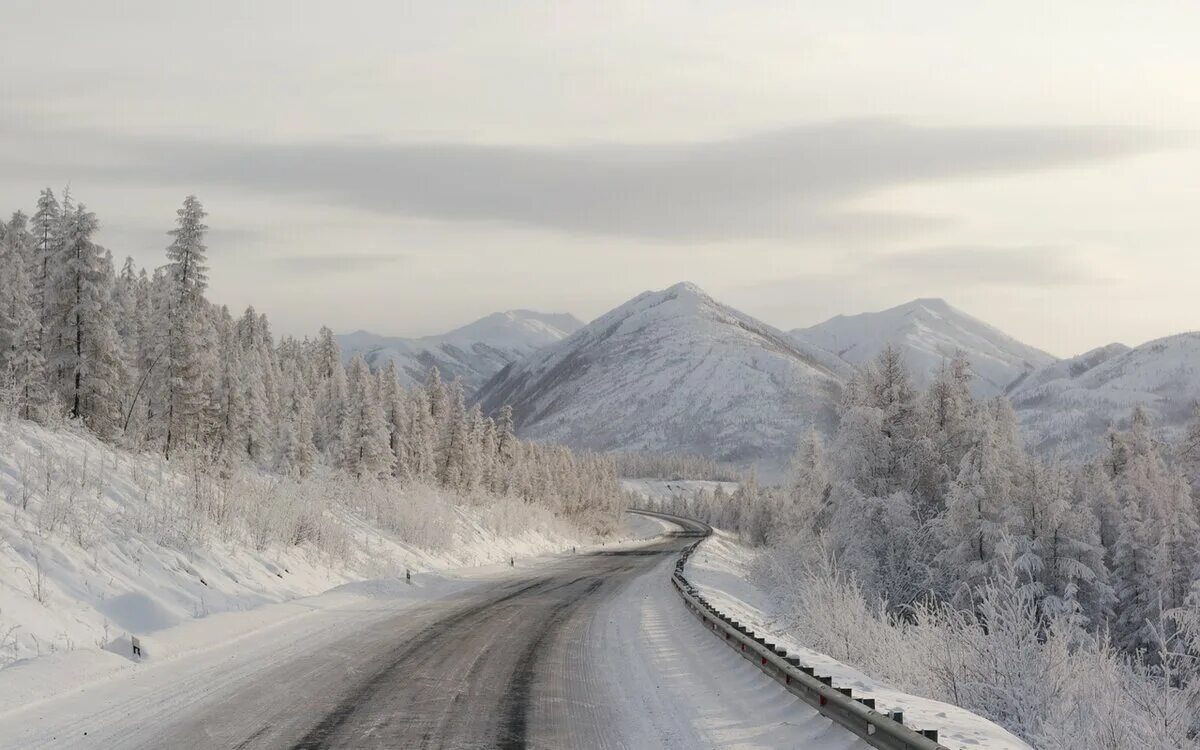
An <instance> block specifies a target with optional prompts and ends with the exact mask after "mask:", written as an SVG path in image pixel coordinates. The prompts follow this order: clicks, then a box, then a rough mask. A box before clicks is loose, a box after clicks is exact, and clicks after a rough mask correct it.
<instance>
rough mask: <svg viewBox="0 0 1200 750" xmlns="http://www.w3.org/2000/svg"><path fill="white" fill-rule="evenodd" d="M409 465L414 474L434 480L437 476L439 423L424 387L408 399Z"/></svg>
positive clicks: (420, 478) (426, 479)
mask: <svg viewBox="0 0 1200 750" xmlns="http://www.w3.org/2000/svg"><path fill="white" fill-rule="evenodd" d="M408 423H409V425H410V430H409V438H408V440H409V465H410V467H411V469H410V471H411V473H412V476H413V477H415V478H417V479H419V480H420V481H423V482H432V481H433V480H434V479H435V478H436V476H437V462H436V458H435V448H436V442H437V424H436V423H435V422H434V421H433V415H432V414H430V410H429V397H428V394H427V392H426V390H425V389H424V388H417V389H416V390H414V391H413V392H412V393H411V394H409V399H408Z"/></svg>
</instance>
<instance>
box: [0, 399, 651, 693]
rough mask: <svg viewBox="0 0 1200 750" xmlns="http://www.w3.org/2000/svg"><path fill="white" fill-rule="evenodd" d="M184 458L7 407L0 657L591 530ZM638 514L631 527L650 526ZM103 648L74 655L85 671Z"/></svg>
mask: <svg viewBox="0 0 1200 750" xmlns="http://www.w3.org/2000/svg"><path fill="white" fill-rule="evenodd" d="M180 468H183V469H190V468H191V467H189V466H187V465H186V464H185V465H183V466H182V467H181V466H180V465H178V464H176V465H172V464H169V463H167V462H165V461H163V460H162V458H161V457H159V456H157V455H138V454H133V453H129V452H126V451H122V450H118V449H114V448H112V447H111V446H108V445H106V444H104V443H102V442H100V441H98V440H96V439H94V438H93V437H91V436H90V435H88V434H86V433H84V432H80V431H75V430H72V429H70V428H69V427H65V428H57V429H47V428H44V427H39V426H37V425H35V424H32V423H29V422H22V421H8V422H0V513H2V515H0V668H3V667H5V665H12V664H14V663H17V662H20V661H22V660H26V659H29V658H31V657H37V656H49V655H56V658H57V657H58V656H60V655H61V654H63V653H64V652H75V651H80V650H90V651H92V652H99V651H108V652H110V654H113V655H115V654H119V655H120V657H119V658H122V659H125V658H127V657H129V656H130V654H131V648H130V641H129V638H130V636H131V635H132V636H138V637H139V638H140V639H141V641H142V644H143V649H144V652H145V653H144V657H145V658H146V659H151V660H152V659H156V658H162V657H164V656H166V655H168V654H170V653H173V652H176V651H179V650H186V649H190V648H195V647H198V646H199V645H200V644H201V643H203V642H204V640H205V639H206V638H209V637H227V636H228V635H229V634H230V633H236V632H243V631H245V630H246V629H254V628H255V627H259V626H266V625H269V624H270V622H272V621H273V620H272V618H276V617H281V616H285V615H286V614H287V612H294V610H295V607H293V608H291V609H290V610H283V611H275V610H263V611H261V612H258V613H257V614H254V615H250V616H244V617H242V618H241V619H240V620H238V621H237V624H236V625H229V626H227V627H226V626H221V627H215V628H207V627H199V628H197V627H196V626H195V624H194V623H193V621H194V620H196V619H198V618H204V619H205V620H213V621H214V622H215V621H216V620H215V619H214V618H211V617H210V615H218V614H220V613H234V612H242V611H244V610H253V609H257V608H260V607H262V606H263V605H266V604H271V603H279V602H287V601H291V600H296V599H299V598H301V597H310V596H313V595H315V594H319V593H321V592H326V591H329V590H331V589H334V588H335V587H339V586H345V585H346V584H352V585H366V584H359V583H356V582H361V581H364V580H372V579H382V580H387V579H391V580H393V581H394V580H396V579H397V578H399V579H403V577H404V575H405V571H406V570H411V571H413V572H414V573H417V572H421V573H424V572H427V571H446V570H450V569H457V568H464V567H472V566H480V565H488V564H498V563H508V561H509V559H510V558H516V560H517V564H518V565H519V564H521V559H522V558H526V559H528V558H530V557H532V556H537V555H543V554H548V553H553V552H557V551H561V550H564V549H570V548H572V547H579V548H583V547H585V546H587V545H589V544H591V543H593V542H595V541H596V540H595V539H594V538H592V537H591V536H590V535H589V534H587V533H585V532H583V531H580V530H579V529H578V528H576V527H574V526H571V525H569V524H566V523H564V522H562V521H560V520H559V519H557V518H555V517H554V515H553V514H552V513H551V512H550V511H548V510H546V509H544V508H541V507H538V506H531V505H528V504H526V503H523V502H521V501H520V500H516V499H513V498H501V497H495V496H482V497H477V498H469V499H463V498H459V497H456V496H453V495H448V494H447V493H445V492H442V491H439V490H437V489H434V488H430V487H426V486H421V485H412V486H405V487H403V488H399V487H398V486H397V485H388V486H383V485H378V484H358V483H353V482H350V481H349V480H347V479H345V478H344V477H342V476H339V475H334V474H328V475H321V476H314V477H310V478H308V479H305V480H288V479H281V478H279V477H273V476H267V475H262V474H258V473H256V472H252V471H248V470H240V469H239V470H235V471H233V472H232V473H230V475H228V476H224V477H220V476H217V472H216V471H212V472H206V471H190V472H188V473H184V472H183V471H180ZM197 477H199V478H197ZM637 523H638V524H639V525H638V526H637V527H636V528H635V527H628V528H627V529H626V530H625V532H624V535H625V536H626V537H629V536H638V535H641V536H652V535H654V534H655V533H657V531H658V529H659V526H658V525H657V524H647V523H646V522H643V521H639V522H637ZM610 543H611V542H610ZM505 567H507V565H505ZM372 585H376V584H372ZM281 612H282V613H281ZM260 620H261V622H259V621H260ZM256 623H257V624H256ZM231 629H232V630H231ZM168 631H170V632H171V633H172V635H171V636H170V637H165V636H162V635H161V634H162V633H165V632H168ZM210 631H211V632H210ZM107 656H108V655H102V654H99V653H93V655H92V656H91V657H88V658H87V659H85V658H83V657H79V658H77V659H75V660H72V664H75V665H77V668H78V669H80V670H81V672H80V674H79V676H80V677H83V676H86V675H87V674H91V673H92V672H94V671H96V670H99V671H104V670H105V669H108V667H107V666H104V665H105V664H107V663H108V661H109V660H108V659H107V658H106V657H107ZM89 659H90V661H89ZM92 662H94V663H95V664H94V665H93V664H92Z"/></svg>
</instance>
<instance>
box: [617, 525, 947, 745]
mask: <svg viewBox="0 0 1200 750" xmlns="http://www.w3.org/2000/svg"><path fill="white" fill-rule="evenodd" d="M630 512H631V513H640V514H642V515H647V516H653V517H657V518H662V519H664V520H666V521H670V522H672V523H675V524H678V525H680V526H681V527H683V528H685V529H686V530H685V531H684V532H683V533H679V534H676V535H677V536H696V537H698V538H697V539H696V541H695V542H693V543H691V544H689V545H688V546H687V547H685V548H684V550H683V552H681V553H680V555H679V559H678V560H677V561H676V563H675V572H674V573H673V574H672V575H671V583H672V584H673V585H674V586H675V590H676V591H677V592H678V593H679V595H680V597H682V598H683V601H684V604H686V605H687V607H688V609H689V610H691V611H692V613H693V614H695V615H696V617H697V618H699V619H700V621H701V622H702V623H704V625H705V627H707V628H708V629H710V630H711V631H712V632H713V633H714V635H716V636H717V637H718V638H721V639H722V640H724V641H725V643H726V644H727V645H728V646H730V647H731V648H733V649H734V650H735V651H737V652H739V653H740V654H741V655H742V656H743V657H745V658H746V659H748V660H749V661H750V662H751V663H753V664H755V665H756V666H757V667H758V668H759V669H760V670H762V671H763V672H765V673H766V674H767V675H769V676H770V677H772V678H774V679H775V681H776V682H778V683H780V684H781V685H783V687H784V688H785V689H786V690H787V691H788V692H790V693H792V694H793V695H795V696H796V697H797V698H799V699H800V700H802V701H804V702H805V703H807V704H808V705H810V706H812V707H813V708H815V709H816V710H817V712H818V713H820V714H821V715H822V716H825V717H827V718H829V719H830V720H832V721H833V722H834V723H836V724H838V725H840V726H842V727H844V728H845V729H847V730H849V731H850V732H852V733H853V734H855V735H857V736H859V737H861V738H862V739H863V740H864V741H866V743H867V744H868V745H871V746H872V747H877V748H881V749H882V750H948V748H946V747H945V746H944V745H940V744H938V732H937V730H936V729H924V730H916V729H912V728H910V727H907V726H905V724H904V715H903V713H902V712H900V711H892V712H889V713H887V714H884V713H880V712H878V711H876V710H875V701H874V699H872V698H866V697H859V698H855V697H854V695H853V693H852V691H851V689H850V688H839V687H837V686H835V685H834V684H833V680H832V678H830V677H828V676H823V675H818V674H816V672H815V670H814V669H813V668H812V667H809V666H805V665H802V664H801V663H800V659H799V658H798V657H795V656H788V653H787V650H786V649H783V648H781V647H779V646H778V645H776V644H774V643H771V642H769V641H767V639H766V638H763V637H762V636H759V635H757V634H755V633H754V631H752V630H750V629H749V628H748V627H746V626H745V625H744V624H743V623H740V622H738V621H737V620H734V619H733V618H731V617H729V616H728V615H726V614H724V613H723V612H721V611H720V610H718V609H717V608H716V607H714V606H713V605H712V604H710V603H709V602H708V600H707V599H705V598H704V596H703V595H702V594H701V593H700V592H699V591H697V590H696V587H695V586H693V585H692V584H691V582H689V581H688V579H687V578H686V577H685V576H684V574H683V571H684V566H685V565H686V564H687V560H688V558H689V557H690V556H691V555H692V553H693V552H694V551H695V550H696V548H697V547H698V546H699V545H700V542H702V541H704V538H705V537H707V536H709V534H711V533H712V529H711V527H709V526H708V525H707V524H704V523H701V522H700V521H696V520H694V519H691V518H684V517H682V516H675V515H672V514H670V513H659V512H657V511H645V510H631V511H630Z"/></svg>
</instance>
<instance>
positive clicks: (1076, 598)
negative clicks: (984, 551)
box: [1009, 459, 1111, 625]
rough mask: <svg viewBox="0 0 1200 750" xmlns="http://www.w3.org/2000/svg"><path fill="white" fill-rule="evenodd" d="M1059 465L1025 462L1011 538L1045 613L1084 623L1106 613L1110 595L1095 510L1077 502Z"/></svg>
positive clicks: (1012, 513)
mask: <svg viewBox="0 0 1200 750" xmlns="http://www.w3.org/2000/svg"><path fill="white" fill-rule="evenodd" d="M1076 497H1077V496H1076V495H1075V494H1074V492H1073V488H1072V486H1071V478H1070V476H1069V474H1068V473H1067V471H1066V470H1065V468H1064V467H1063V466H1062V465H1061V464H1059V463H1058V462H1052V463H1049V464H1044V463H1042V462H1041V461H1038V460H1036V459H1029V460H1027V461H1025V463H1024V471H1023V472H1022V476H1021V481H1020V483H1019V487H1018V490H1017V493H1016V502H1015V503H1014V504H1013V505H1012V506H1011V508H1010V521H1009V534H1010V535H1011V538H1012V540H1013V543H1014V545H1015V550H1016V559H1015V564H1016V566H1017V570H1018V572H1019V573H1020V575H1021V578H1022V582H1023V585H1026V586H1029V590H1030V594H1031V596H1033V597H1034V600H1035V601H1037V602H1038V603H1039V606H1040V607H1042V608H1043V609H1044V611H1045V612H1047V613H1048V614H1050V615H1052V616H1056V617H1065V618H1068V619H1070V620H1072V621H1074V622H1076V623H1077V624H1080V625H1081V624H1084V623H1085V622H1086V621H1087V620H1088V619H1089V618H1092V617H1100V616H1103V614H1104V613H1105V612H1106V611H1107V610H1108V607H1109V605H1110V596H1111V591H1110V589H1109V584H1108V571H1107V568H1106V567H1105V564H1104V546H1103V545H1102V544H1101V542H1100V524H1099V520H1098V519H1097V517H1096V515H1095V513H1094V512H1093V510H1092V507H1091V506H1090V505H1089V504H1087V503H1085V502H1077V501H1076Z"/></svg>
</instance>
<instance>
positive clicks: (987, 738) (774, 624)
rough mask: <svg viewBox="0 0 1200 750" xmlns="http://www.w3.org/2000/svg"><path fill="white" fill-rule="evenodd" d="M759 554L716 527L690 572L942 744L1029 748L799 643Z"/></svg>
mask: <svg viewBox="0 0 1200 750" xmlns="http://www.w3.org/2000/svg"><path fill="white" fill-rule="evenodd" d="M755 555H756V553H755V552H754V551H753V550H751V549H750V548H748V547H746V546H745V545H743V544H741V543H739V542H738V541H737V539H736V538H735V537H734V536H732V535H730V534H728V533H726V532H722V531H717V530H714V532H713V536H712V537H710V538H709V539H707V540H705V541H704V542H702V543H701V544H700V547H699V549H698V550H697V551H696V553H695V554H693V555H692V556H691V558H690V559H689V560H688V563H687V567H686V575H687V577H688V580H689V581H691V582H692V583H693V584H694V585H695V586H696V587H697V588H699V589H700V590H702V591H703V592H704V595H705V596H706V597H707V598H708V599H709V601H711V602H712V604H713V605H714V606H715V607H717V608H718V609H720V610H721V611H723V612H725V613H726V614H728V615H730V616H731V617H733V618H735V619H737V620H739V621H741V622H743V623H745V624H746V625H747V626H748V627H750V628H751V629H752V630H754V631H755V632H757V633H762V634H768V635H769V636H770V638H771V640H773V641H775V642H777V643H779V644H780V645H781V646H783V647H784V648H786V649H787V650H788V653H789V654H792V655H794V656H799V657H800V662H801V664H804V665H806V666H811V667H814V668H815V669H816V671H817V672H818V673H819V674H827V675H831V676H832V677H833V683H834V684H835V685H837V686H839V687H848V688H853V689H854V694H855V695H856V696H863V697H869V698H874V699H875V700H876V705H877V707H878V710H880V711H881V712H885V711H889V710H895V709H899V710H902V711H903V712H904V715H905V723H907V724H909V725H910V726H919V727H928V728H936V729H938V730H939V733H940V736H939V741H940V742H941V743H942V744H943V745H946V746H947V747H951V748H967V747H970V748H987V750H1030V746H1029V745H1027V744H1026V743H1024V742H1022V741H1021V740H1020V739H1018V738H1017V737H1015V736H1013V735H1012V734H1011V733H1010V732H1008V731H1006V730H1004V729H1003V728H1001V727H999V726H997V725H996V724H994V723H992V722H990V721H988V720H987V719H984V718H982V717H980V716H977V715H975V714H973V713H971V712H970V711H967V710H966V709H963V708H960V707H958V706H953V705H950V704H947V703H941V702H939V701H935V700H930V699H928V698H922V697H919V696H915V695H909V694H907V693H903V692H900V691H898V690H895V689H892V688H890V687H888V686H887V685H885V684H883V683H881V682H879V681H878V680H874V679H872V678H870V677H868V676H867V675H865V674H863V673H862V672H860V671H858V670H857V669H854V668H853V667H850V666H847V665H846V664H843V663H841V662H839V661H837V660H836V659H833V658H832V657H830V656H827V655H825V654H822V653H818V652H816V651H813V650H811V649H809V648H807V647H805V646H804V645H803V644H802V643H799V642H798V641H797V640H796V639H795V638H794V637H792V636H790V635H789V634H788V629H787V628H786V627H785V626H783V625H782V622H783V620H784V619H785V617H784V614H783V613H782V612H781V611H780V610H779V608H778V607H777V605H776V604H775V603H774V602H773V600H772V598H771V596H770V595H769V594H768V593H766V592H765V591H763V590H762V589H761V588H759V587H758V586H756V585H755V584H754V583H753V582H752V580H753V575H752V574H753V570H754V563H755V559H754V558H755Z"/></svg>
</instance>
